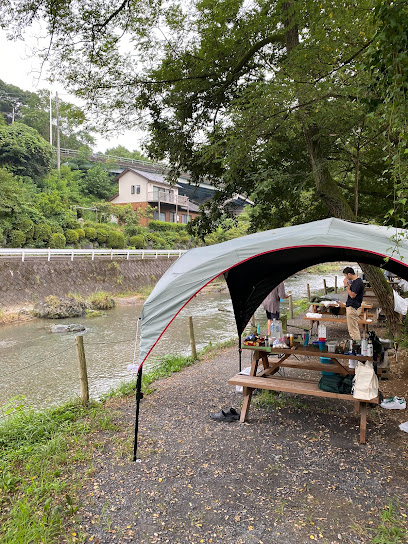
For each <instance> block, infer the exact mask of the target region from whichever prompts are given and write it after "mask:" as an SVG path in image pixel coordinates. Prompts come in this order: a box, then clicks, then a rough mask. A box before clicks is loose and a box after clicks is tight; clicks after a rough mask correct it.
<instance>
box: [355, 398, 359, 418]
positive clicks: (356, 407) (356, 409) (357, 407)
mask: <svg viewBox="0 0 408 544" xmlns="http://www.w3.org/2000/svg"><path fill="white" fill-rule="evenodd" d="M354 413H355V414H356V415H357V414H359V413H360V401H358V400H355V401H354Z"/></svg>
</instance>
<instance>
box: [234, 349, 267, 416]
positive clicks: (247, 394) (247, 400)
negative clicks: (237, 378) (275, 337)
mask: <svg viewBox="0 0 408 544" xmlns="http://www.w3.org/2000/svg"><path fill="white" fill-rule="evenodd" d="M263 355H265V357H266V360H268V358H267V355H266V353H265V352H263V353H262V352H260V351H254V354H253V356H252V363H251V370H250V372H249V375H250V376H256V371H257V370H258V361H259V358H260V357H261V358H262V361H263ZM266 364H268V363H266ZM264 368H265V367H264ZM242 392H243V395H244V403H243V405H242V409H241V417H240V418H239V420H240V422H241V423H244V421H246V420H247V418H248V413H249V407H250V405H251V399H252V393H253V392H254V390H253V389H251V388H250V387H243V390H242Z"/></svg>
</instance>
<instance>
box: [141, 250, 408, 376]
mask: <svg viewBox="0 0 408 544" xmlns="http://www.w3.org/2000/svg"><path fill="white" fill-rule="evenodd" d="M307 247H328V248H334V249H349V250H352V251H361V252H363V253H371V254H372V255H378V256H379V257H387V255H384V254H382V253H378V252H376V251H371V250H368V249H358V248H356V247H350V246H328V245H325V244H308V245H304V246H303V245H300V246H287V247H280V248H277V249H271V250H270V251H263V252H262V253H257V254H256V255H252V257H248V258H247V259H244V260H243V261H240V262H239V263H236V264H234V265H233V266H230V267H229V268H226V269H225V270H223V271H222V272H220V273H219V274H217V275H216V276H214V277H213V278H212V279H211V280H210V281H207V283H205V284H204V285H203V286H202V287H200V289H198V290H197V291H196V292H195V293H194V295H192V296H191V297H190V298H189V299H188V300H187V302H186V303H185V304H183V306H182V307H181V308H180V310H179V311H178V312H177V313H176V314H174V316H173V317H172V319H171V320H170V321H169V322H168V324H167V325H166V327H165V328H164V329H163V330H162V332H161V334H160V336H158V338H157V340H156V341H155V343H154V344H153V345H152V347H151V348H150V349H149V351H148V352H147V354H146V355H145V357H144V359H143V361H142V362H141V363H140V365H139V368H138V370H140V368H141V367H142V366H143V364H144V362H145V361H146V359H147V358H148V357H149V355H150V353H151V352H152V350H153V348H154V347H155V346H156V344H157V342H158V341H159V340H160V338H161V337H162V336H163V334H164V333H165V332H166V330H167V329H168V328H169V326H170V325H171V324H172V323H173V321H174V319H175V318H176V317H177V316H178V314H179V313H180V312H181V310H183V309H184V308H185V307H186V306H187V304H188V303H189V302H190V300H192V299H193V298H194V297H195V296H196V295H197V293H199V292H200V291H201V289H204V287H206V286H207V285H208V284H210V283H211V282H212V281H214V280H215V279H217V278H218V277H219V276H221V275H222V274H225V273H226V272H228V270H231V269H232V268H235V267H236V266H239V265H240V264H242V263H245V262H247V261H250V260H251V259H255V258H256V257H260V256H261V255H266V254H267V253H273V252H275V251H285V250H287V249H299V248H307ZM389 259H390V260H391V261H394V262H396V263H398V264H402V265H403V266H408V264H407V263H403V262H402V261H398V260H397V259H393V258H392V257H390V258H389Z"/></svg>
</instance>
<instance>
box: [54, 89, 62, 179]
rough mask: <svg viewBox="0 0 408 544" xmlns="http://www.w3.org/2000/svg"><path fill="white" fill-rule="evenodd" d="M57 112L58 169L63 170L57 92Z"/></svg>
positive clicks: (56, 96)
mask: <svg viewBox="0 0 408 544" xmlns="http://www.w3.org/2000/svg"><path fill="white" fill-rule="evenodd" d="M55 113H56V116H57V170H58V172H60V171H61V147H60V117H59V99H58V93H55Z"/></svg>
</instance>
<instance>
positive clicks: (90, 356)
mask: <svg viewBox="0 0 408 544" xmlns="http://www.w3.org/2000/svg"><path fill="white" fill-rule="evenodd" d="M337 275H340V276H341V273H340V272H337ZM323 278H325V279H326V281H327V285H328V286H333V285H334V273H330V274H327V275H320V274H305V273H301V274H298V275H296V276H292V277H291V278H288V280H286V282H285V285H286V289H287V290H290V291H291V292H292V294H293V298H294V299H295V300H296V299H299V298H305V297H306V284H307V283H309V284H310V288H311V291H312V292H316V291H317V290H321V289H322V287H323ZM340 280H341V278H339V285H340ZM142 305H143V303H142V302H140V303H136V304H134V305H130V306H117V307H116V308H114V309H113V310H109V311H108V312H107V315H106V317H94V318H86V319H84V318H77V319H72V318H71V319H63V320H58V321H55V320H44V319H36V320H33V321H30V322H28V323H24V324H21V325H7V326H3V327H2V328H0V349H1V356H0V364H1V380H0V406H2V405H6V404H7V402H8V401H9V399H11V398H15V397H24V399H23V402H24V403H25V404H26V405H27V406H33V407H34V408H42V407H46V406H50V405H55V404H61V403H63V402H65V401H67V400H69V399H72V398H74V397H76V396H79V377H78V368H77V362H76V361H77V359H76V348H75V335H74V334H67V333H65V334H64V333H59V334H57V333H51V332H50V327H51V326H52V325H55V324H56V323H58V324H60V323H64V324H67V323H81V324H83V325H84V326H86V333H85V334H84V345H85V353H86V360H87V367H88V376H89V388H90V396H91V398H95V399H97V398H99V397H100V396H101V395H103V394H104V393H106V392H108V391H109V390H111V389H112V388H114V387H117V386H118V385H119V384H120V383H121V382H123V381H129V380H130V379H131V378H132V374H131V373H130V371H129V370H128V368H127V367H128V365H129V364H130V363H132V362H133V356H134V351H135V333H136V322H137V318H138V317H139V315H140V313H141V310H142ZM188 315H192V316H193V320H194V330H195V337H196V342H197V348H198V349H200V348H202V347H204V346H206V345H207V344H208V343H209V342H212V343H217V342H222V341H224V340H227V339H230V338H234V337H236V334H237V333H236V327H235V321H234V316H233V313H232V304H231V300H230V297H229V294H228V290H227V289H226V287H225V284H219V288H218V287H214V288H212V289H209V290H207V291H205V292H204V293H202V294H199V295H197V296H196V297H195V298H194V299H193V300H192V301H191V302H190V303H189V304H188V305H187V307H186V308H185V309H184V310H183V311H182V312H181V313H180V315H179V316H178V317H177V318H176V319H175V320H174V322H173V323H172V325H171V326H170V327H169V329H168V330H167V331H166V333H165V334H164V336H163V338H162V339H161V340H160V341H159V343H158V345H157V346H156V347H155V349H154V350H153V353H152V355H151V357H150V359H149V360H148V361H147V362H146V366H145V368H146V370H148V368H149V365H151V364H154V359H155V358H156V359H157V358H158V357H160V356H163V355H165V354H168V353H173V354H182V355H187V354H188V353H189V352H190V347H189V332H188V325H187V316H188ZM256 319H257V321H258V320H259V321H261V322H264V321H265V313H264V311H263V309H262V307H261V308H259V309H258V310H257V313H256ZM137 355H138V352H137V349H136V359H137ZM245 355H246V354H245Z"/></svg>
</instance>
